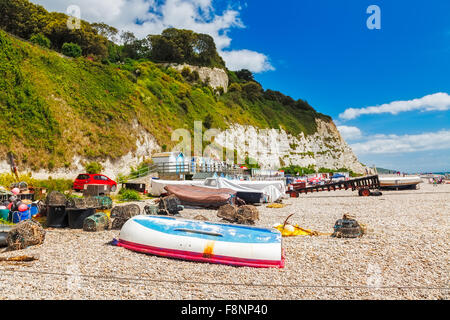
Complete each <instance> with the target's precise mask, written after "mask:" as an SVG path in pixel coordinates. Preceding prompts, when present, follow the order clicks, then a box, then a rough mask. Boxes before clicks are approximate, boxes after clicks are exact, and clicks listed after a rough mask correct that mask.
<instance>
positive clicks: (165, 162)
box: [152, 152, 187, 173]
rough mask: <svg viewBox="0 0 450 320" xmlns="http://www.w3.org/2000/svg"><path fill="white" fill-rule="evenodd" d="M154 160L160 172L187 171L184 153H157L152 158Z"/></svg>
mask: <svg viewBox="0 0 450 320" xmlns="http://www.w3.org/2000/svg"><path fill="white" fill-rule="evenodd" d="M152 160H153V163H154V164H155V165H157V166H158V170H160V171H162V172H164V173H182V172H184V171H185V170H187V166H186V165H185V157H184V154H183V153H182V152H163V153H157V154H155V155H153V156H152ZM185 167H186V168H185Z"/></svg>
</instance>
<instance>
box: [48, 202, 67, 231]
mask: <svg viewBox="0 0 450 320" xmlns="http://www.w3.org/2000/svg"><path fill="white" fill-rule="evenodd" d="M68 226H69V218H68V216H67V212H66V206H48V209H47V227H49V228H67V227H68Z"/></svg>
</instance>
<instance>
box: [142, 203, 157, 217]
mask: <svg viewBox="0 0 450 320" xmlns="http://www.w3.org/2000/svg"><path fill="white" fill-rule="evenodd" d="M144 211H145V214H146V215H149V216H156V215H158V212H159V207H158V206H154V205H148V206H145V208H144Z"/></svg>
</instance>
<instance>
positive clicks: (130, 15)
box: [32, 0, 274, 73]
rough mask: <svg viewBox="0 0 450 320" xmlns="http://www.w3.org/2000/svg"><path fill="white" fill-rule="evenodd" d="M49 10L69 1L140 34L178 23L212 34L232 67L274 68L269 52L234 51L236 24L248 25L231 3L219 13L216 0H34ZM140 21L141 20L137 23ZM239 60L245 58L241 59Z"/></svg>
mask: <svg viewBox="0 0 450 320" xmlns="http://www.w3.org/2000/svg"><path fill="white" fill-rule="evenodd" d="M32 1H33V2H35V3H37V4H41V5H43V6H44V7H45V8H46V9H47V10H50V11H59V12H66V9H67V7H68V6H69V5H78V6H79V7H80V8H81V18H82V19H84V20H87V21H90V22H105V23H107V24H109V25H112V26H114V27H116V28H118V29H119V30H126V31H131V32H133V33H134V34H135V35H136V36H137V37H138V38H144V37H145V36H147V35H148V34H160V33H161V32H162V31H163V30H164V29H166V28H169V27H175V28H180V29H189V30H193V31H195V32H199V33H206V34H208V35H210V36H212V37H213V38H214V40H215V42H216V46H217V49H218V51H219V53H220V54H221V55H222V57H223V59H224V60H225V62H226V64H227V67H228V68H229V69H231V70H236V68H239V69H242V68H245V69H249V70H250V71H252V72H255V73H259V72H264V71H269V70H274V68H273V66H272V65H271V64H270V62H269V59H268V57H267V56H266V55H264V54H262V53H258V52H254V51H250V50H237V51H231V50H229V47H230V45H231V41H232V39H231V38H230V37H229V36H228V32H229V31H230V30H231V29H232V28H245V26H244V24H243V23H242V21H241V19H240V18H239V15H240V12H239V11H238V10H240V7H239V9H238V10H235V9H233V8H232V7H231V6H229V7H228V9H226V10H224V11H223V12H222V13H221V14H216V12H215V9H214V7H213V4H212V0H165V1H164V2H162V1H156V0H95V1H93V0H32ZM136 21H139V23H136ZM239 60H241V62H240V63H239Z"/></svg>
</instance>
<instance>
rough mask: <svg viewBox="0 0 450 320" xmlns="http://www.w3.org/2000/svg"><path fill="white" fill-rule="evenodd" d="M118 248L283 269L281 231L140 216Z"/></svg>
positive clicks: (126, 229)
mask: <svg viewBox="0 0 450 320" xmlns="http://www.w3.org/2000/svg"><path fill="white" fill-rule="evenodd" d="M115 243H116V245H118V246H120V247H124V248H127V249H129V250H133V251H138V252H143V253H147V254H152V255H157V256H161V257H168V258H176V259H183V260H191V261H198V262H209V263H219V264H227V265H232V266H241V267H256V268H283V267H284V255H283V249H282V236H281V233H280V232H279V231H278V230H275V229H265V228H256V227H248V226H242V225H232V224H223V223H211V222H204V221H196V220H187V219H181V218H173V217H162V216H136V217H133V218H131V219H130V220H128V221H127V222H126V223H125V225H124V226H123V227H122V230H121V231H120V236H119V239H118V240H116V241H115Z"/></svg>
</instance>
